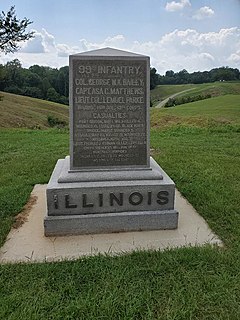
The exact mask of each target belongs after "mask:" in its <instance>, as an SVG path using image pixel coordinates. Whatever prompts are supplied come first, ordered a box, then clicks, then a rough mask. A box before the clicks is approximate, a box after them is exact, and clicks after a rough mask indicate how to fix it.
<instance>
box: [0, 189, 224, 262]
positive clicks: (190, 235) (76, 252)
mask: <svg viewBox="0 0 240 320" xmlns="http://www.w3.org/2000/svg"><path fill="white" fill-rule="evenodd" d="M31 196H32V197H37V201H36V203H35V204H34V205H33V206H32V208H31V210H30V212H29V214H28V216H27V219H26V221H25V222H24V223H23V225H22V226H21V227H19V228H18V229H12V230H11V231H10V233H9V235H8V237H7V240H6V242H5V244H4V245H3V247H2V248H1V249H0V263H8V262H10V263H16V262H45V261H60V260H64V259H68V260H70V259H76V258H78V257H81V256H87V255H96V254H99V253H108V254H120V253H124V252H131V251H134V250H148V249H152V250H154V249H156V250H164V249H167V248H176V247H182V246H200V245H204V244H207V243H208V244H217V245H222V242H221V240H220V239H219V238H218V237H217V236H216V235H215V234H214V233H213V232H212V231H211V229H210V228H209V227H208V225H207V223H206V222H205V220H204V219H203V218H202V217H201V216H200V215H199V214H198V213H197V212H196V211H195V209H194V208H193V207H192V206H191V205H190V204H189V203H188V202H187V200H186V199H185V198H183V197H182V196H181V194H180V193H179V192H178V191H176V204H175V207H176V210H177V211H178V212H179V226H178V229H176V230H157V231H140V232H125V233H111V234H92V235H78V236H67V237H45V236H44V229H43V219H44V217H45V215H46V211H47V208H46V185H36V186H35V187H34V189H33V191H32V195H31Z"/></svg>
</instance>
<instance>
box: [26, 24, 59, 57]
mask: <svg viewBox="0 0 240 320" xmlns="http://www.w3.org/2000/svg"><path fill="white" fill-rule="evenodd" d="M32 31H34V32H35V33H34V38H32V39H30V40H29V41H27V42H24V43H23V44H22V46H21V50H20V52H25V53H46V52H51V51H53V50H54V49H55V40H54V36H53V35H51V34H49V33H48V32H47V31H46V30H45V29H42V30H41V32H38V31H36V30H32Z"/></svg>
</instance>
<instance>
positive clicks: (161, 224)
mask: <svg viewBox="0 0 240 320" xmlns="http://www.w3.org/2000/svg"><path fill="white" fill-rule="evenodd" d="M177 226H178V212H177V211H176V210H168V211H164V210H163V211H142V212H123V213H119V212H117V213H110V214H98V215H94V214H90V215H79V216H67V217H66V216H56V217H52V216H48V217H46V218H45V220H44V227H45V235H46V236H63V235H74V234H91V233H93V234H97V233H112V232H127V231H142V230H165V229H176V228H177Z"/></svg>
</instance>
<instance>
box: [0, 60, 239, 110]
mask: <svg viewBox="0 0 240 320" xmlns="http://www.w3.org/2000/svg"><path fill="white" fill-rule="evenodd" d="M230 80H232V81H234V80H240V72H239V70H238V69H233V68H228V67H221V68H215V69H212V70H210V71H204V72H200V71H199V72H193V73H188V72H187V70H185V69H184V70H182V71H179V72H176V73H175V72H174V71H172V70H170V71H167V72H166V73H165V75H160V74H158V73H157V70H156V69H155V68H151V69H150V89H154V88H155V87H156V86H157V85H160V84H161V85H164V84H187V83H195V84H196V83H208V82H214V81H230ZM68 88H69V67H68V66H65V67H62V68H60V69H57V68H51V67H46V66H39V65H33V66H31V67H30V68H28V69H27V68H23V67H22V65H21V63H20V61H19V60H18V59H14V60H12V61H9V62H7V63H6V64H5V65H2V64H0V91H5V92H10V93H15V94H20V95H25V96H29V97H33V98H39V99H44V100H49V101H53V102H58V103H62V104H66V105H68V102H69V101H68V100H69V96H68V95H69V89H68Z"/></svg>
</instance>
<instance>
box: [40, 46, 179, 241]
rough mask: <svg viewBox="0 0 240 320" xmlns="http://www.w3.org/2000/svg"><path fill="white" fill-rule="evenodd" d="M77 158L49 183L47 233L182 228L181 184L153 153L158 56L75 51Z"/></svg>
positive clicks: (73, 137) (73, 145) (73, 150)
mask: <svg viewBox="0 0 240 320" xmlns="http://www.w3.org/2000/svg"><path fill="white" fill-rule="evenodd" d="M69 102H70V157H66V158H65V159H62V160H59V161H58V162H57V165H56V167H55V169H54V172H53V174H52V177H51V179H50V181H49V184H48V187H47V210H48V212H47V217H46V218H45V220H44V230H45V235H46V236H58V235H72V234H88V233H109V232H122V231H139V230H158V229H175V228H177V224H178V212H177V211H175V210H174V195H175V185H174V183H173V181H172V180H171V179H170V178H169V177H168V176H167V174H166V173H165V172H164V171H163V170H162V169H161V168H160V167H159V165H158V164H157V163H156V162H155V161H154V160H153V159H152V158H150V121H149V104H150V58H149V57H147V56H143V55H139V54H135V53H132V52H126V51H121V50H116V49H111V48H105V49H100V50H93V51H90V52H84V53H80V54H75V55H72V56H70V59H69Z"/></svg>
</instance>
